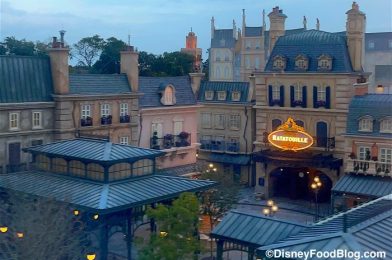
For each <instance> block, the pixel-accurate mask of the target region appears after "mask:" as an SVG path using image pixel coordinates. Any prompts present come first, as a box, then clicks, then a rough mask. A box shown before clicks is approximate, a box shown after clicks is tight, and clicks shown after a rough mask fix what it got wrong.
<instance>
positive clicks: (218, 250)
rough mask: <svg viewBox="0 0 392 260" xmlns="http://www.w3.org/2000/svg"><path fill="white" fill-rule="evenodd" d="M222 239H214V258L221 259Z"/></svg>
mask: <svg viewBox="0 0 392 260" xmlns="http://www.w3.org/2000/svg"><path fill="white" fill-rule="evenodd" d="M223 242H224V241H223V240H220V239H219V240H217V241H216V259H217V260H223Z"/></svg>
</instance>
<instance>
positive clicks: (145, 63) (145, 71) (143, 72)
mask: <svg viewBox="0 0 392 260" xmlns="http://www.w3.org/2000/svg"><path fill="white" fill-rule="evenodd" d="M156 59H157V58H156V56H155V55H154V54H152V53H147V52H145V51H141V52H139V75H140V76H144V77H152V76H154V71H153V66H154V63H155V62H156Z"/></svg>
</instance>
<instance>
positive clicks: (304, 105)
mask: <svg viewBox="0 0 392 260" xmlns="http://www.w3.org/2000/svg"><path fill="white" fill-rule="evenodd" d="M307 99H308V98H307V96H306V86H303V87H302V107H306V102H307V101H308V100H307Z"/></svg>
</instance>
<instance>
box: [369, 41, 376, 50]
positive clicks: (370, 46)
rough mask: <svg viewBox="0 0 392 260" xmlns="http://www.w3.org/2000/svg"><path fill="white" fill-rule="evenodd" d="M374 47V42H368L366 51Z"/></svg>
mask: <svg viewBox="0 0 392 260" xmlns="http://www.w3.org/2000/svg"><path fill="white" fill-rule="evenodd" d="M375 46H376V44H375V43H374V41H369V42H368V49H372V50H373V49H374V47H375Z"/></svg>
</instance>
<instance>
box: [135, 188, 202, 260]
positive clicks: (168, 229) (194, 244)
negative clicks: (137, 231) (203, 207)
mask: <svg viewBox="0 0 392 260" xmlns="http://www.w3.org/2000/svg"><path fill="white" fill-rule="evenodd" d="M198 213H199V202H198V199H197V197H196V196H195V195H194V194H192V193H183V194H181V195H180V197H179V198H178V199H176V200H174V201H173V204H172V206H166V205H163V204H159V205H158V206H157V207H156V208H149V209H148V210H147V215H148V217H150V218H153V219H154V220H155V221H156V223H157V226H158V228H159V230H160V232H157V233H154V232H152V233H151V235H150V240H149V242H148V244H147V245H146V246H145V247H144V248H142V250H141V251H140V255H139V259H141V260H182V259H190V258H192V257H193V256H194V254H195V252H198V251H200V241H199V239H198V236H197V232H198V231H197V230H198V222H199V218H198Z"/></svg>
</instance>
